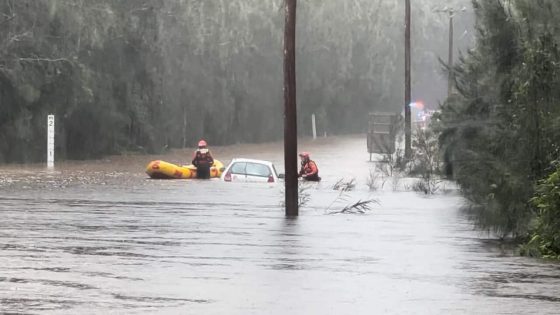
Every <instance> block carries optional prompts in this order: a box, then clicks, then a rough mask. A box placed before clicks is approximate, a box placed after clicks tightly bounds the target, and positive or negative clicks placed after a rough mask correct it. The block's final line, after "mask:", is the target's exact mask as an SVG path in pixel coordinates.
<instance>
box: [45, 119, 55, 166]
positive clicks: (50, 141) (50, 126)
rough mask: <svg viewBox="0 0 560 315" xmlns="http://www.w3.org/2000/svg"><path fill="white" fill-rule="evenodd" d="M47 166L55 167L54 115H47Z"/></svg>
mask: <svg viewBox="0 0 560 315" xmlns="http://www.w3.org/2000/svg"><path fill="white" fill-rule="evenodd" d="M47 132H48V135H47V167H48V168H53V167H54V115H49V116H47Z"/></svg>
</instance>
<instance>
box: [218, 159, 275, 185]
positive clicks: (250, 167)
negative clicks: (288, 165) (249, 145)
mask: <svg viewBox="0 0 560 315" xmlns="http://www.w3.org/2000/svg"><path fill="white" fill-rule="evenodd" d="M281 178H284V174H278V173H277V172H276V168H275V167H274V164H272V162H269V161H263V160H253V159H233V160H232V161H231V162H230V163H229V165H228V166H227V167H226V169H225V171H224V172H223V173H222V176H221V180H223V181H225V182H264V183H276V182H278V180H279V179H281Z"/></svg>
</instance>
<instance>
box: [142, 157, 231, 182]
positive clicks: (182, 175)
mask: <svg viewBox="0 0 560 315" xmlns="http://www.w3.org/2000/svg"><path fill="white" fill-rule="evenodd" d="M223 171H224V164H223V163H222V162H220V161H218V160H214V164H212V167H211V168H210V177H220V176H221V175H222V172H223ZM146 174H148V176H150V177H151V178H156V179H189V178H196V166H194V165H192V164H190V165H183V166H179V165H175V164H173V163H169V162H165V161H160V160H157V161H152V162H150V163H149V164H148V166H147V167H146Z"/></svg>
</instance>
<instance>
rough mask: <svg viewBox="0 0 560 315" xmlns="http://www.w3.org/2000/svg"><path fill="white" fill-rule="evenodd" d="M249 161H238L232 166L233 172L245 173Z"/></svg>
mask: <svg viewBox="0 0 560 315" xmlns="http://www.w3.org/2000/svg"><path fill="white" fill-rule="evenodd" d="M246 166H247V163H245V162H236V163H234V164H233V165H232V166H231V172H232V173H233V174H245V167H246Z"/></svg>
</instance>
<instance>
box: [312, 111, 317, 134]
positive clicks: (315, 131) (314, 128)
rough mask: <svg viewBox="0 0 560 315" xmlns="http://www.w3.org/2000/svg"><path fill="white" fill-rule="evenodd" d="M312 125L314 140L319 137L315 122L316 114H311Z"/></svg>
mask: <svg viewBox="0 0 560 315" xmlns="http://www.w3.org/2000/svg"><path fill="white" fill-rule="evenodd" d="M311 126H312V128H313V140H315V139H317V125H316V124H315V114H313V115H311Z"/></svg>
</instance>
